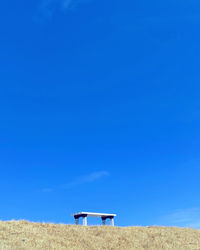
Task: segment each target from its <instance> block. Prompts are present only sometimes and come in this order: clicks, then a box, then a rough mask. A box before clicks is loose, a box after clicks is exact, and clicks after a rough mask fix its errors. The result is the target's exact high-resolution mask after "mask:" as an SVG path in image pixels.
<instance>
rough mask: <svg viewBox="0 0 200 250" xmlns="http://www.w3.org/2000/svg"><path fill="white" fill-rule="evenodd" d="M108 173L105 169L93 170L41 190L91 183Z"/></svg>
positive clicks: (53, 189) (69, 187) (68, 187)
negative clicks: (69, 180) (62, 183)
mask: <svg viewBox="0 0 200 250" xmlns="http://www.w3.org/2000/svg"><path fill="white" fill-rule="evenodd" d="M109 175H110V174H109V173H108V172H107V171H98V172H93V173H90V174H88V175H82V176H78V177H76V178H75V179H74V180H72V181H71V182H68V183H66V184H64V185H61V186H57V187H55V188H44V189H43V190H42V192H45V193H47V192H52V191H56V190H59V189H71V188H74V187H77V186H80V185H83V184H86V183H93V182H95V181H98V180H99V179H101V178H104V177H107V176H109Z"/></svg>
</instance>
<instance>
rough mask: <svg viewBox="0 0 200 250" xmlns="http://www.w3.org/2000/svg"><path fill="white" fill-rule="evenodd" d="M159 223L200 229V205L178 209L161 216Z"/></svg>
mask: <svg viewBox="0 0 200 250" xmlns="http://www.w3.org/2000/svg"><path fill="white" fill-rule="evenodd" d="M159 224H162V225H164V226H179V227H192V228H198V229H200V207H196V208H188V209H177V210H175V211H173V212H172V213H170V214H168V215H165V216H163V217H162V218H160V219H159Z"/></svg>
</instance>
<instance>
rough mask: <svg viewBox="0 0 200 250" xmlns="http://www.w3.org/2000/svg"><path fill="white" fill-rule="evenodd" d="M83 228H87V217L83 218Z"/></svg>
mask: <svg viewBox="0 0 200 250" xmlns="http://www.w3.org/2000/svg"><path fill="white" fill-rule="evenodd" d="M83 226H87V216H85V217H83Z"/></svg>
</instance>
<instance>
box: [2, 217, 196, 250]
mask: <svg viewBox="0 0 200 250" xmlns="http://www.w3.org/2000/svg"><path fill="white" fill-rule="evenodd" d="M21 249H27V250H33V249H34V250H37V249H38V250H39V249H40V250H41V249H55V250H61V249H63V250H64V249H70V250H73V249H76V250H77V249H81V250H82V249H83V250H85V249H87V250H96V249H106V250H107V249H113V250H117V249H122V250H125V249H152V250H156V249H159V250H161V249H170V250H173V249H174V250H184V249H185V250H189V249H194V250H200V230H195V229H189V228H175V227H174V228H173V227H124V228H122V227H107V226H105V227H94V226H91V227H83V226H73V225H55V224H45V223H30V222H27V221H9V222H0V250H21Z"/></svg>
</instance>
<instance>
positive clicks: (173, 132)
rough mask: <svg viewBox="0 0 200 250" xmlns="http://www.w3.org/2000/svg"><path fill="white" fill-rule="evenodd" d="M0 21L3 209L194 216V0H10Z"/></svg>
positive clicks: (166, 219)
mask: <svg viewBox="0 0 200 250" xmlns="http://www.w3.org/2000/svg"><path fill="white" fill-rule="evenodd" d="M0 23H1V25H0V84H1V89H0V90H1V91H0V167H1V182H0V190H1V196H0V197H1V209H0V219H2V220H9V219H27V220H31V221H46V222H49V221H51V222H56V223H59V222H65V223H72V222H73V218H72V217H71V216H70V215H71V213H73V212H76V211H91V212H111V213H117V214H118V217H117V219H116V223H117V224H118V225H121V226H124V225H154V224H160V225H168V224H170V225H180V226H187V225H189V226H194V227H199V226H200V197H199V191H200V190H199V189H200V181H199V180H200V152H199V150H200V59H199V58H200V46H199V45H200V32H199V27H200V3H199V1H194V0H192V1H189V0H186V1H180V0H177V1H174V0H168V1H147V0H142V1H141V0H140V1H131V0H124V1H119V0H115V1H114V0H110V1H105V0H102V1H98V0H71V1H70V0H68V1H67V0H66V1H65V0H51V1H50V0H37V1H25V0H21V1H14V0H11V1H2V2H1V4H0ZM129 212H131V215H130V216H129V215H128V213H129ZM98 222H99V221H96V220H94V221H92V223H98Z"/></svg>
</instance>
